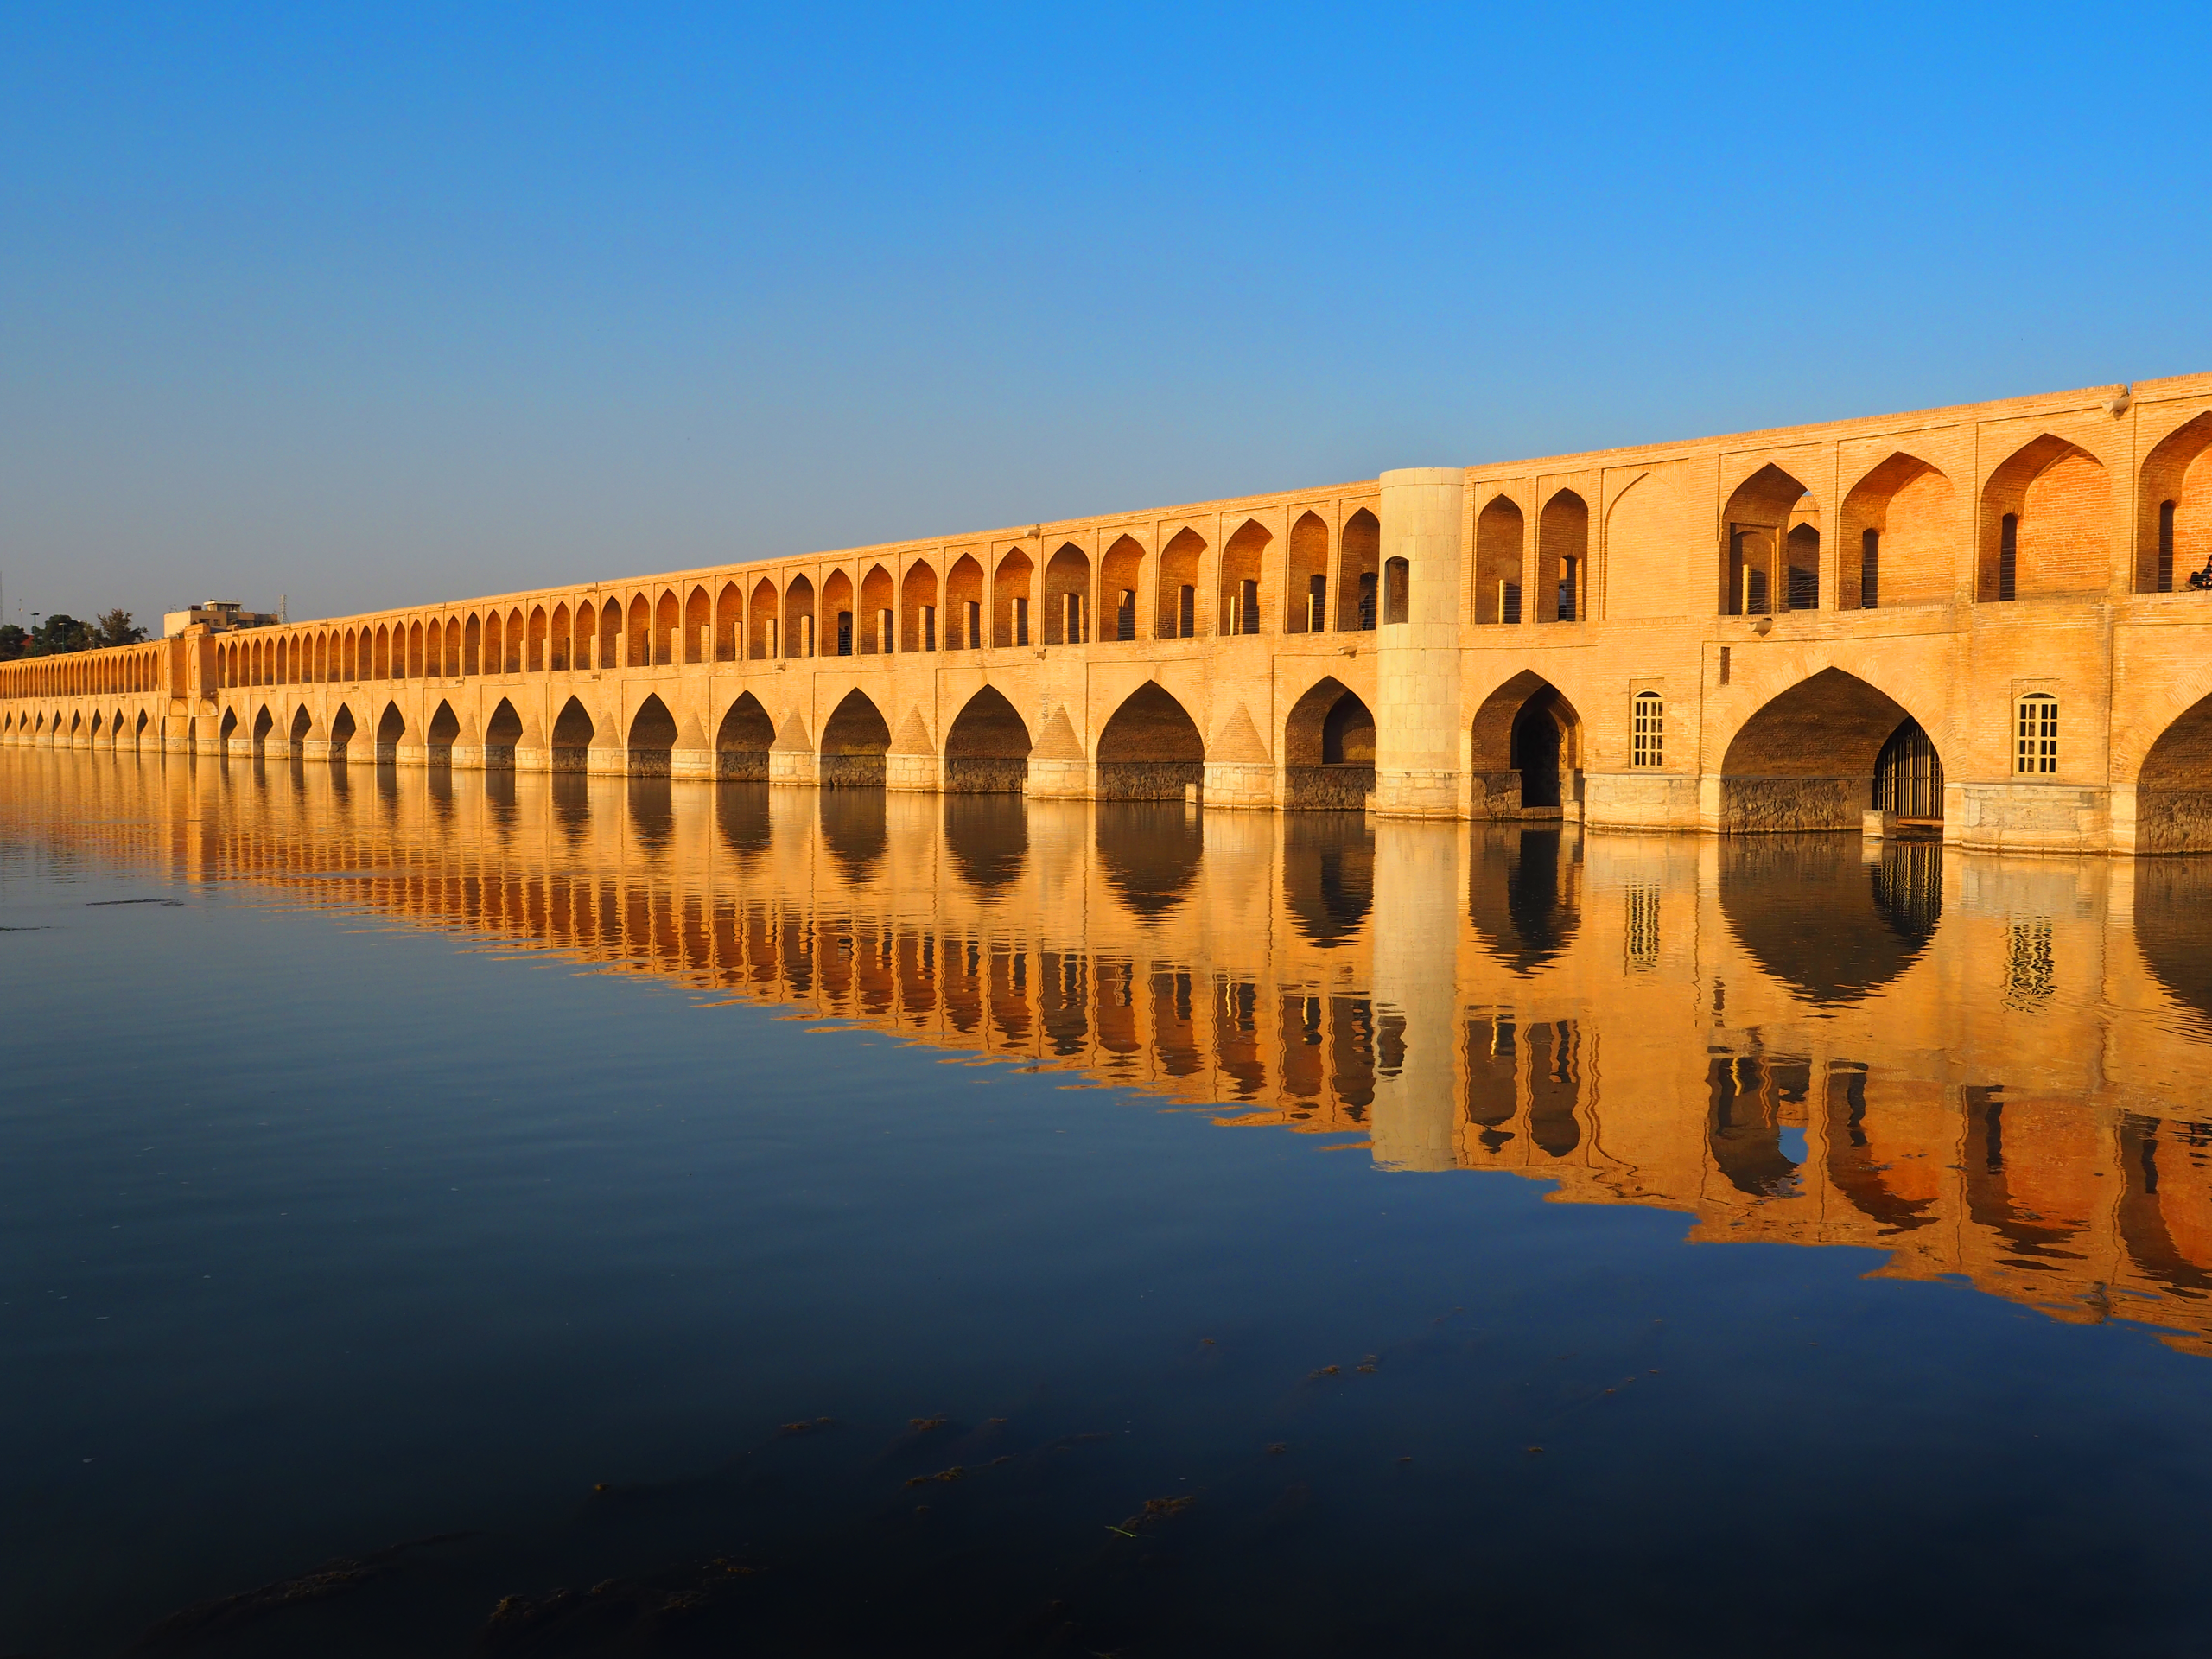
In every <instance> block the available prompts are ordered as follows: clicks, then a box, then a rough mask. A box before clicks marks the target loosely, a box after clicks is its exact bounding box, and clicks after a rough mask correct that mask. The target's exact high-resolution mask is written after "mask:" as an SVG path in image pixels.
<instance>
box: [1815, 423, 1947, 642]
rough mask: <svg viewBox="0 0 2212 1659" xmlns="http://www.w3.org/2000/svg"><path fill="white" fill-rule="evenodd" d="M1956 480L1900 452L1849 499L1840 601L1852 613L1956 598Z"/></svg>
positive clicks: (1843, 520)
mask: <svg viewBox="0 0 2212 1659" xmlns="http://www.w3.org/2000/svg"><path fill="white" fill-rule="evenodd" d="M1957 513H1958V505H1957V502H1956V500H1955V497H1954V493H1953V491H1952V489H1951V480H1949V479H1948V478H1946V477H1944V476H1943V474H1942V473H1941V472H1939V471H1938V470H1936V468H1935V467H1931V466H1929V464H1928V463H1927V462H1926V461H1923V460H1921V458H1920V457H1919V456H1917V455H1910V454H1906V453H1905V452H1904V450H1902V449H1900V450H1898V451H1897V453H1896V454H1892V455H1891V456H1890V457H1889V458H1888V459H1887V460H1886V461H1883V462H1882V464H1881V465H1880V466H1878V467H1874V468H1873V469H1872V470H1871V471H1870V472H1868V473H1867V474H1866V476H1865V477H1864V478H1862V479H1860V480H1859V482H1858V483H1857V484H1856V485H1854V486H1853V487H1852V491H1851V493H1850V494H1848V495H1847V496H1845V497H1844V498H1843V510H1842V512H1841V514H1840V518H1839V520H1838V524H1837V535H1838V537H1839V539H1838V543H1837V546H1838V550H1839V551H1840V554H1841V556H1842V563H1841V565H1840V569H1839V573H1838V576H1837V582H1836V588H1837V593H1836V602H1837V603H1838V604H1839V605H1840V606H1841V607H1844V608H1845V609H1847V610H1868V611H1871V610H1876V609H1878V608H1880V607H1884V606H1891V605H1924V604H1929V603H1932V602H1934V601H1939V600H1944V599H1948V598H1949V597H1950V595H1951V588H1952V584H1953V582H1955V575H1954V569H1955V563H1954V559H1953V555H1952V550H1953V549H1954V548H1955V547H1956V546H1957V545H1958V534H1959V532H1958V519H1957Z"/></svg>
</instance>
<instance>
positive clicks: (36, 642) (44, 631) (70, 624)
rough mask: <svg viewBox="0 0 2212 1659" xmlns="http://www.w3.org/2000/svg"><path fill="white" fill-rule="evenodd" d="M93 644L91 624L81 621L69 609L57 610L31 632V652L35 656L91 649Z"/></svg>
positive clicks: (51, 655) (52, 655)
mask: <svg viewBox="0 0 2212 1659" xmlns="http://www.w3.org/2000/svg"><path fill="white" fill-rule="evenodd" d="M91 649H92V626H91V625H90V624H89V623H84V622H79V620H77V619H76V618H75V617H73V616H72V615H70V614H69V613H68V612H67V611H56V612H55V613H54V614H53V615H52V616H49V617H48V618H47V619H46V620H45V621H43V622H41V623H40V624H39V625H38V626H37V627H36V628H35V629H33V630H32V632H31V652H30V654H31V655H32V656H34V657H54V656H58V655H60V653H62V652H69V651H90V650H91Z"/></svg>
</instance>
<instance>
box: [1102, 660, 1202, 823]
mask: <svg viewBox="0 0 2212 1659" xmlns="http://www.w3.org/2000/svg"><path fill="white" fill-rule="evenodd" d="M1205 760H1206V746H1205V738H1204V737H1203V736H1201V735H1200V734H1199V732H1198V722H1197V721H1194V720H1192V718H1191V716H1190V714H1189V712H1188V711H1187V710H1185V709H1184V707H1183V705H1182V704H1181V703H1179V702H1177V701H1176V700H1175V699H1174V697H1173V696H1172V695H1170V694H1169V693H1168V692H1167V691H1166V690H1165V689H1164V688H1162V687H1161V686H1160V683H1159V682H1158V681H1156V680H1147V681H1146V682H1145V683H1143V684H1142V685H1141V686H1139V687H1138V688H1137V689H1136V690H1134V691H1132V692H1131V693H1129V695H1128V697H1127V699H1125V700H1124V701H1123V702H1122V706H1121V707H1120V708H1118V709H1116V710H1115V711H1114V714H1113V717H1112V718H1111V719H1109V720H1108V721H1107V722H1106V724H1105V726H1104V727H1103V728H1101V730H1100V731H1099V734H1098V750H1097V761H1098V764H1097V767H1096V772H1097V784H1096V792H1097V794H1098V796H1099V797H1100V798H1102V799H1107V798H1114V799H1121V800H1144V801H1179V800H1181V799H1183V798H1184V795H1185V791H1186V790H1188V789H1190V788H1191V787H1192V785H1204V784H1205V776H1206V769H1205Z"/></svg>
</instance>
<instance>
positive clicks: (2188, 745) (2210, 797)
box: [2135, 696, 2212, 853]
mask: <svg viewBox="0 0 2212 1659" xmlns="http://www.w3.org/2000/svg"><path fill="white" fill-rule="evenodd" d="M2135 850H2136V851H2137V852H2139V853H2202V852H2212V696H2204V697H2200V698H2199V699H2198V700H2197V701H2196V702H2194V703H2192V704H2190V707H2188V708H2187V709H2183V711H2182V712H2181V713H2180V714H2179V715H2177V716H2176V717H2175V718H2174V719H2173V721H2171V722H2170V723H2169V724H2168V725H2167V727H2166V728H2165V729H2164V731H2162V732H2160V733H2159V734H2158V738H2157V739H2156V740H2155V741H2153V742H2152V745H2151V747H2150V750H2149V752H2148V753H2145V755H2144V757H2143V765H2142V767H2141V769H2140V770H2139V772H2137V773H2136V779H2135Z"/></svg>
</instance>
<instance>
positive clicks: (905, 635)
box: [215, 508, 1382, 688]
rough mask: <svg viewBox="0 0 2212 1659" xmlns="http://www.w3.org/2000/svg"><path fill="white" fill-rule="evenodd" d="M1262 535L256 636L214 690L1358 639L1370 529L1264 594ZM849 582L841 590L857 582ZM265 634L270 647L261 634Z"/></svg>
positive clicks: (874, 569) (1369, 613)
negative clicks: (1199, 642) (1043, 649)
mask: <svg viewBox="0 0 2212 1659" xmlns="http://www.w3.org/2000/svg"><path fill="white" fill-rule="evenodd" d="M1273 540H1274V535H1273V532H1272V531H1269V530H1268V528H1267V527H1266V526H1265V525H1263V524H1261V523H1260V521H1259V520H1257V519H1256V518H1248V519H1246V520H1245V521H1244V523H1243V524H1241V525H1240V526H1239V527H1238V528H1237V529H1236V531H1234V532H1232V533H1231V534H1230V536H1229V537H1228V538H1227V539H1226V541H1225V542H1224V544H1223V546H1222V547H1221V548H1220V550H1218V554H1216V552H1215V550H1213V549H1211V547H1210V546H1209V544H1208V543H1207V542H1206V539H1205V537H1203V536H1202V535H1200V534H1199V533H1198V531H1196V530H1194V529H1192V528H1189V527H1185V528H1184V529H1182V530H1179V531H1177V532H1176V533H1175V534H1174V535H1173V537H1170V538H1169V539H1168V541H1167V543H1166V545H1165V546H1164V547H1163V548H1161V549H1160V551H1159V553H1158V555H1157V556H1154V554H1153V553H1152V552H1151V551H1150V550H1148V549H1147V548H1146V546H1145V545H1144V544H1143V543H1141V542H1140V541H1139V540H1138V539H1137V538H1136V537H1135V536H1134V535H1128V534H1124V535H1122V536H1120V537H1116V539H1115V540H1114V541H1113V542H1112V543H1110V544H1109V546H1108V547H1107V548H1106V550H1104V552H1103V555H1102V556H1100V558H1099V559H1098V560H1097V561H1096V565H1095V567H1094V563H1093V561H1092V559H1091V556H1090V553H1089V552H1087V551H1086V550H1084V548H1083V547H1082V546H1081V545H1079V544H1078V543H1075V542H1072V541H1069V542H1064V543H1061V544H1060V545H1059V546H1058V548H1057V549H1055V550H1053V551H1052V553H1050V554H1049V555H1042V554H1041V550H1040V556H1041V558H1042V564H1041V568H1040V566H1039V561H1038V560H1037V559H1033V558H1032V556H1030V554H1029V553H1028V552H1027V551H1026V550H1023V549H1021V548H1018V547H1016V548H1009V549H1007V550H1003V551H1001V553H1000V554H999V555H998V556H996V558H995V559H994V560H993V561H992V562H991V564H990V568H989V569H988V571H987V570H986V569H985V567H984V562H983V560H982V558H979V557H978V556H976V555H975V554H972V553H971V554H963V555H961V556H958V557H957V559H955V560H953V561H952V563H951V564H950V567H949V569H947V570H946V571H945V572H944V575H943V577H942V578H941V579H940V576H939V575H938V569H937V567H936V566H935V564H933V563H931V561H930V560H928V559H915V560H913V561H912V562H910V563H906V566H905V567H904V569H903V570H902V571H900V572H899V574H898V575H896V576H895V577H894V575H893V570H892V569H890V568H888V567H887V566H886V565H885V564H883V563H874V564H871V565H869V566H868V569H866V570H865V572H860V573H855V572H852V571H847V570H843V569H836V570H832V571H830V572H829V573H828V574H827V575H825V576H824V577H823V580H822V582H821V585H820V588H819V589H818V590H817V586H816V582H815V580H814V577H813V576H812V575H808V574H806V573H805V572H803V571H802V572H796V573H792V572H778V573H774V574H771V575H761V576H759V577H755V578H752V579H749V580H741V579H738V578H731V579H728V580H726V581H724V582H722V583H721V586H720V588H719V590H718V591H710V590H709V586H708V584H705V583H695V584H693V585H692V586H691V588H690V591H689V592H688V594H679V591H678V590H677V588H663V589H661V590H660V592H659V593H658V594H648V593H636V594H632V595H631V596H630V597H629V598H628V599H627V600H626V601H625V600H624V599H622V598H620V596H615V597H611V598H606V599H592V598H579V599H577V600H575V601H574V602H573V604H572V603H571V602H570V601H566V600H563V601H556V602H555V603H554V604H553V605H552V606H551V607H550V609H549V608H548V607H547V606H546V605H544V604H543V603H534V604H532V605H531V607H530V608H529V609H528V610H527V611H525V610H524V608H523V607H520V606H512V607H506V608H505V609H504V610H502V609H499V608H493V609H490V610H474V609H472V610H470V611H467V612H466V613H460V614H451V615H439V616H433V617H427V618H423V619H419V620H412V621H405V620H402V621H391V622H378V623H375V624H373V625H370V624H363V625H361V626H358V627H355V626H346V627H342V628H302V629H300V630H297V631H294V632H280V631H277V630H268V631H264V630H254V631H251V632H250V633H248V634H245V635H241V636H238V637H234V638H229V639H223V640H222V641H220V642H219V644H218V645H217V646H216V657H215V660H216V683H217V684H218V685H219V686H221V687H225V688H230V687H251V686H264V685H268V686H277V685H297V684H313V683H364V682H377V681H385V680H413V679H426V678H427V679H440V678H443V679H469V678H474V677H480V676H498V675H511V674H537V673H564V672H582V671H592V670H594V669H611V668H635V667H651V666H662V665H669V664H696V663H709V662H734V661H755V660H768V659H772V658H786V657H798V658H805V657H817V656H837V657H868V656H879V655H884V654H887V653H891V652H937V651H966V650H975V649H979V648H982V647H985V646H994V647H1005V646H1027V645H1083V644H1090V643H1093V642H1096V641H1097V640H1102V639H1103V640H1117V639H1120V640H1136V639H1191V638H1196V637H1198V636H1200V635H1205V634H1256V633H1263V632H1265V633H1273V632H1286V633H1306V632H1338V631H1351V632H1357V631H1362V630H1366V629H1371V628H1373V627H1374V626H1375V625H1376V581H1377V575H1378V570H1379V560H1380V554H1381V546H1382V526H1381V524H1380V523H1379V521H1378V520H1377V519H1376V517H1375V515H1374V513H1372V512H1370V511H1368V510H1366V509H1365V508H1362V509H1360V510H1358V511H1357V512H1354V513H1353V514H1352V515H1351V518H1349V519H1348V520H1347V521H1346V522H1345V524H1344V527H1343V530H1342V531H1341V533H1340V534H1336V535H1333V536H1332V532H1331V531H1330V528H1329V526H1328V524H1326V523H1325V521H1324V520H1323V519H1322V518H1321V517H1320V515H1319V514H1318V513H1315V512H1306V513H1304V514H1302V515H1301V516H1300V518H1298V519H1297V520H1296V522H1294V524H1292V525H1291V527H1290V531H1289V543H1288V547H1287V550H1286V552H1287V562H1286V563H1285V565H1284V567H1283V568H1284V569H1285V570H1286V572H1287V575H1286V577H1285V578H1284V580H1285V581H1287V586H1288V590H1289V594H1288V599H1287V602H1286V596H1285V595H1284V594H1278V593H1276V592H1274V584H1275V581H1276V578H1275V577H1274V575H1272V574H1271V572H1272V569H1273V565H1272V563H1271V561H1270V560H1269V558H1268V547H1269V544H1270V543H1272V542H1273ZM856 576H857V580H856ZM264 632H267V633H268V634H269V635H270V637H267V638H263V637H261V635H262V634H263V633H264Z"/></svg>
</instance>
